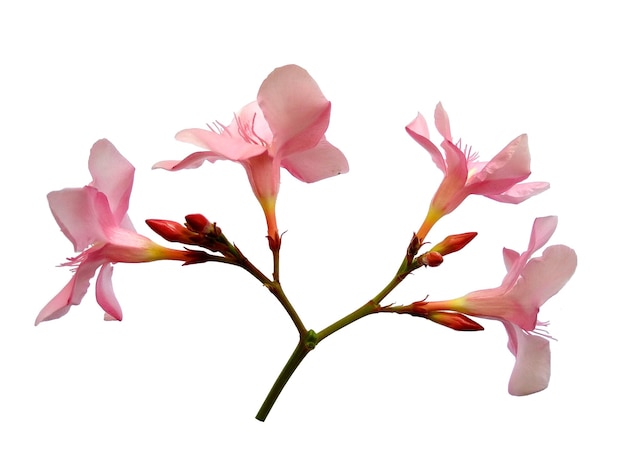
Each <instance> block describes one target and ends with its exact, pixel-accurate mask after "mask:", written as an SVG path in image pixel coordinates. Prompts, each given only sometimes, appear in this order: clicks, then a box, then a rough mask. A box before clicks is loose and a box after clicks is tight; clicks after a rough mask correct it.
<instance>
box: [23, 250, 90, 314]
mask: <svg viewBox="0 0 626 470" xmlns="http://www.w3.org/2000/svg"><path fill="white" fill-rule="evenodd" d="M95 251H97V250H94V255H96V253H95ZM86 253H88V252H86ZM101 263H102V261H101V260H100V259H98V256H94V259H90V258H89V256H86V257H85V260H84V261H83V262H82V263H80V265H79V266H78V268H76V272H75V273H74V276H73V277H72V279H71V280H70V282H68V283H67V284H66V285H65V287H64V288H63V289H62V290H61V292H59V293H58V294H57V295H56V296H55V297H54V298H53V299H52V300H51V301H50V302H48V304H47V305H46V306H45V307H44V308H43V309H42V310H41V312H39V315H37V318H36V319H35V325H38V324H39V323H41V322H42V321H48V320H55V319H57V318H61V317H62V316H63V315H65V314H66V313H67V312H68V311H69V309H70V307H71V306H72V305H78V304H80V302H81V300H82V299H83V297H84V296H85V294H86V293H87V289H88V288H89V281H90V280H91V278H92V277H93V276H94V274H95V273H96V269H98V267H99V266H100V264H101Z"/></svg>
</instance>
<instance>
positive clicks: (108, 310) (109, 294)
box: [96, 263, 122, 321]
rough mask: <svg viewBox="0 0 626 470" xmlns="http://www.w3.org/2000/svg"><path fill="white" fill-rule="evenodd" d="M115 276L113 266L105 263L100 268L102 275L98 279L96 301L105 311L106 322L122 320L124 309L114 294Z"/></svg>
mask: <svg viewBox="0 0 626 470" xmlns="http://www.w3.org/2000/svg"><path fill="white" fill-rule="evenodd" d="M112 275H113V265H112V264H111V263H105V264H104V265H102V268H100V273H99V274H98V278H97V279H96V301H97V302H98V305H100V307H102V310H104V311H105V314H104V319H105V320H118V321H121V320H122V308H121V307H120V304H119V302H118V301H117V298H116V297H115V293H114V292H113V284H112V282H111V276H112Z"/></svg>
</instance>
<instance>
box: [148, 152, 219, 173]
mask: <svg viewBox="0 0 626 470" xmlns="http://www.w3.org/2000/svg"><path fill="white" fill-rule="evenodd" d="M217 160H226V158H225V157H223V156H221V155H219V154H217V153H215V152H194V153H192V154H191V155H189V156H188V157H186V158H184V159H183V160H162V161H160V162H156V163H155V164H154V165H152V169H153V170H154V169H157V168H161V169H163V170H169V171H178V170H186V169H190V168H198V167H200V165H202V164H203V163H204V162H205V161H209V162H211V163H214V162H216V161H217Z"/></svg>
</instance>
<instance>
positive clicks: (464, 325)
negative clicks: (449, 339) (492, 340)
mask: <svg viewBox="0 0 626 470" xmlns="http://www.w3.org/2000/svg"><path fill="white" fill-rule="evenodd" d="M424 318H428V319H429V320H431V321H434V322H435V323H439V324H440V325H443V326H447V327H448V328H452V329H453V330H457V331H481V330H484V328H483V327H482V325H480V324H478V323H476V322H475V321H474V320H472V319H470V318H468V317H466V316H465V315H463V314H461V313H453V312H430V313H428V315H425V316H424Z"/></svg>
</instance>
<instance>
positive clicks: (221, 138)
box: [175, 126, 267, 161]
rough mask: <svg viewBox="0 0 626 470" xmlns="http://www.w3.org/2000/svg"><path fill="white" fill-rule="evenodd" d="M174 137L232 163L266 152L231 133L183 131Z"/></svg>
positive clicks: (263, 148) (257, 145)
mask: <svg viewBox="0 0 626 470" xmlns="http://www.w3.org/2000/svg"><path fill="white" fill-rule="evenodd" d="M230 127H231V126H229V128H230ZM175 137H176V140H179V141H181V142H186V143H189V144H194V145H197V146H198V147H202V148H205V149H207V150H210V151H211V152H215V154H216V155H221V156H222V157H224V158H225V159H227V160H232V161H240V160H245V159H246V158H252V157H256V156H257V155H261V154H262V153H265V152H266V151H267V148H266V147H264V146H263V145H259V144H256V143H253V142H249V141H246V140H244V139H243V138H242V137H241V136H240V135H239V134H238V133H237V134H235V133H233V132H222V133H221V134H219V133H217V132H213V131H211V130H208V129H184V130H182V131H180V132H178V133H177V134H176V136H175Z"/></svg>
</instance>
